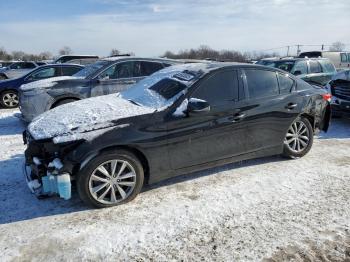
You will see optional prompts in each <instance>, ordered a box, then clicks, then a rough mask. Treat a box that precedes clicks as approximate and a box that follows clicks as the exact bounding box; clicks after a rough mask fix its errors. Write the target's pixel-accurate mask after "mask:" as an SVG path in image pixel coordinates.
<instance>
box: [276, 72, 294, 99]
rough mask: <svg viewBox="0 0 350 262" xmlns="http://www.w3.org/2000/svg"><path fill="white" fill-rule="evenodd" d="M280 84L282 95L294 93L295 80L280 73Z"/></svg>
mask: <svg viewBox="0 0 350 262" xmlns="http://www.w3.org/2000/svg"><path fill="white" fill-rule="evenodd" d="M278 83H279V86H280V93H281V94H288V93H290V92H291V91H292V87H293V85H294V80H293V79H291V78H290V77H288V75H283V74H280V73H278Z"/></svg>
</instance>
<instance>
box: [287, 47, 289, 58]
mask: <svg viewBox="0 0 350 262" xmlns="http://www.w3.org/2000/svg"><path fill="white" fill-rule="evenodd" d="M287 56H289V46H287Z"/></svg>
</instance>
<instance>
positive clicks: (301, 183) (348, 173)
mask: <svg viewBox="0 0 350 262" xmlns="http://www.w3.org/2000/svg"><path fill="white" fill-rule="evenodd" d="M15 113H18V111H17V110H0V254H1V261H10V260H15V261H16V260H17V261H26V260H34V261H35V260H38V261H47V260H52V259H56V260H74V259H79V260H81V259H85V260H91V261H96V260H104V261H117V260H137V259H138V260H140V261H143V260H145V261H149V260H156V261H165V260H184V261H193V260H208V261H209V260H210V261H212V260H217V261H223V260H225V261H232V260H243V261H244V260H254V261H256V260H263V259H266V260H267V261H274V260H275V261H281V260H290V259H293V258H294V259H296V260H297V261H298V260H307V259H310V260H312V259H317V260H327V259H329V260H331V261H344V260H346V259H348V260H350V203H349V200H350V188H349V185H350V120H346V119H335V120H333V122H332V126H331V128H330V131H329V132H328V133H327V134H325V133H321V134H320V135H319V136H318V138H317V139H315V141H314V146H313V148H312V149H311V151H310V153H309V154H308V155H306V156H305V157H304V158H302V159H298V160H285V159H282V158H280V157H278V156H276V157H269V158H264V159H258V160H250V161H244V162H240V163H236V164H231V165H226V166H223V167H219V168H214V169H210V170H206V171H201V172H197V173H194V174H191V175H187V176H181V177H178V178H175V179H171V180H168V181H166V182H162V183H159V184H156V185H153V186H148V187H146V188H145V189H144V190H143V192H142V193H141V194H140V195H139V196H138V197H137V198H136V199H135V200H134V201H133V202H131V203H129V204H126V205H123V206H120V207H115V208H109V209H103V210H92V209H88V208H86V206H84V205H83V203H82V202H81V201H80V200H79V199H78V197H77V195H76V194H75V195H74V194H73V199H72V200H70V201H64V200H60V199H59V198H49V199H45V200H37V199H36V198H35V197H34V196H33V195H31V194H30V192H29V190H28V189H27V187H26V184H25V182H24V178H23V175H22V173H21V165H22V162H23V151H24V149H25V146H24V145H23V143H22V135H21V133H22V131H23V129H24V126H23V125H22V123H21V122H20V120H18V119H17V118H16V117H15V116H14V114H15Z"/></svg>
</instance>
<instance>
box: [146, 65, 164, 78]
mask: <svg viewBox="0 0 350 262" xmlns="http://www.w3.org/2000/svg"><path fill="white" fill-rule="evenodd" d="M162 68H163V65H162V64H161V63H155V62H141V76H149V75H152V74H153V73H154V72H157V71H159V70H160V69H162Z"/></svg>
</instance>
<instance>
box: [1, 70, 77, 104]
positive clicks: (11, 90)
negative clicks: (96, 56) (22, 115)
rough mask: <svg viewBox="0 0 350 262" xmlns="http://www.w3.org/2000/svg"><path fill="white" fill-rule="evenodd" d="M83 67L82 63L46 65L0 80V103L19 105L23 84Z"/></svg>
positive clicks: (72, 72)
mask: <svg viewBox="0 0 350 262" xmlns="http://www.w3.org/2000/svg"><path fill="white" fill-rule="evenodd" d="M83 68H84V67H83V66H81V65H71V64H62V65H44V66H40V67H37V68H36V69H34V70H33V71H31V72H29V73H27V74H25V75H23V76H21V77H18V78H14V79H8V80H4V81H0V104H1V106H2V107H5V108H14V107H17V106H18V104H19V96H18V90H19V88H20V86H21V85H23V84H28V83H32V82H34V81H38V80H42V79H46V78H50V77H55V76H71V75H73V74H75V73H77V72H79V71H80V70H82V69H83ZM33 106H35V105H33Z"/></svg>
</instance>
